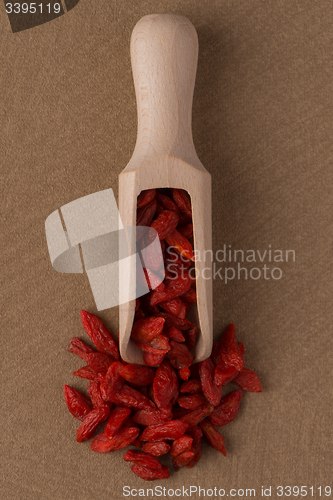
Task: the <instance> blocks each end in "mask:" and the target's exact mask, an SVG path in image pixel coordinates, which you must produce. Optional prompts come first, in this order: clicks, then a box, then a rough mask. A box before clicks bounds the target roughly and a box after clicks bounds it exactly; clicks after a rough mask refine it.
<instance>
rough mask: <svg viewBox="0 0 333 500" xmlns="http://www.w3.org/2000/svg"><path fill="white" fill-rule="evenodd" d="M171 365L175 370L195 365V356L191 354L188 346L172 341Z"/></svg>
mask: <svg viewBox="0 0 333 500" xmlns="http://www.w3.org/2000/svg"><path fill="white" fill-rule="evenodd" d="M170 347H171V349H170V351H169V357H170V363H171V364H172V366H173V367H174V368H176V369H177V370H180V369H181V368H184V367H186V366H190V365H191V364H192V363H193V355H192V354H191V353H190V351H189V350H188V348H187V347H186V345H184V344H180V343H179V342H175V341H174V340H170Z"/></svg>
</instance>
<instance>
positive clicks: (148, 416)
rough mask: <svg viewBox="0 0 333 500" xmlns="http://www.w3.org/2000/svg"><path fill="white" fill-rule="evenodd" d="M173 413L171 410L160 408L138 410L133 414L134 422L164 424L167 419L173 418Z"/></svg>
mask: <svg viewBox="0 0 333 500" xmlns="http://www.w3.org/2000/svg"><path fill="white" fill-rule="evenodd" d="M172 418H173V414H172V411H170V412H163V411H162V410H160V409H153V408H151V409H148V408H147V409H143V410H138V411H137V412H136V413H135V414H134V415H133V422H135V423H136V424H139V425H145V426H147V425H154V424H162V423H163V422H166V421H167V420H172Z"/></svg>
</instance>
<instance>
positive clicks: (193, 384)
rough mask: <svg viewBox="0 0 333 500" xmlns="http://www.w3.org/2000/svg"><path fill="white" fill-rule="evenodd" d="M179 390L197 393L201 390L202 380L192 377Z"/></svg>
mask: <svg viewBox="0 0 333 500" xmlns="http://www.w3.org/2000/svg"><path fill="white" fill-rule="evenodd" d="M179 392H181V393H189V394H197V393H198V392H201V381H200V379H199V378H192V379H191V380H187V381H186V382H184V383H183V384H182V385H181V386H180V390H179Z"/></svg>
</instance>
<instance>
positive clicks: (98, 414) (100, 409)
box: [76, 404, 110, 443]
mask: <svg viewBox="0 0 333 500" xmlns="http://www.w3.org/2000/svg"><path fill="white" fill-rule="evenodd" d="M109 415H110V407H109V405H107V404H105V405H103V406H97V407H96V408H94V409H93V410H91V412H90V413H88V415H87V416H86V418H85V419H84V420H83V422H82V424H81V425H80V427H79V428H78V430H77V431H76V440H77V442H78V443H82V442H83V441H86V440H87V439H90V438H91V437H92V436H93V434H94V432H95V430H96V428H97V427H98V426H99V425H100V424H101V423H102V422H104V421H105V420H106V419H107V418H108V416H109Z"/></svg>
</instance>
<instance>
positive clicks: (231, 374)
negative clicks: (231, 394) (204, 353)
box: [214, 359, 239, 385]
mask: <svg viewBox="0 0 333 500" xmlns="http://www.w3.org/2000/svg"><path fill="white" fill-rule="evenodd" d="M238 373H239V371H238V370H236V368H235V367H234V366H228V365H227V364H226V363H225V362H224V361H223V359H221V360H220V361H219V363H218V364H217V365H216V367H215V370H214V382H215V384H216V385H226V384H228V383H229V382H231V381H232V380H233V379H234V378H235V377H236V375H237V374H238Z"/></svg>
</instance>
